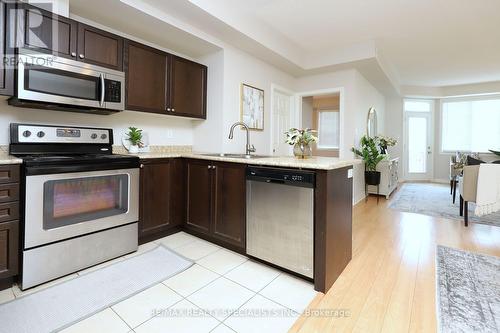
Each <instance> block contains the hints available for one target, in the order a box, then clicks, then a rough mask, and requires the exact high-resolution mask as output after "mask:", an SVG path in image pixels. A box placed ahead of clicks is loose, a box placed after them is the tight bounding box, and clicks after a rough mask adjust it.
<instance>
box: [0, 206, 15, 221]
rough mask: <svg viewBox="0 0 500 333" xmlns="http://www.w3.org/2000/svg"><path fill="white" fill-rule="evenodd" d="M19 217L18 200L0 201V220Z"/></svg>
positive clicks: (10, 219)
mask: <svg viewBox="0 0 500 333" xmlns="http://www.w3.org/2000/svg"><path fill="white" fill-rule="evenodd" d="M18 218H19V202H8V203H0V222H6V221H12V220H17V219H18Z"/></svg>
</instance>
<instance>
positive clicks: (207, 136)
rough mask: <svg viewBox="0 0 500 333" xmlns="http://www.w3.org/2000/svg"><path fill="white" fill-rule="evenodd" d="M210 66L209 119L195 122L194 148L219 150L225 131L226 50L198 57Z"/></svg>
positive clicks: (208, 80) (208, 84)
mask: <svg viewBox="0 0 500 333" xmlns="http://www.w3.org/2000/svg"><path fill="white" fill-rule="evenodd" d="M197 60H198V61H199V62H201V63H203V64H205V65H206V66H208V77H207V119H206V120H205V121H203V120H200V121H197V122H195V123H194V124H195V127H194V132H193V150H194V151H205V152H219V151H221V150H222V141H223V140H222V135H221V134H222V133H223V132H224V130H225V129H224V128H223V125H224V122H223V118H224V51H223V50H221V51H219V52H217V53H214V54H211V55H207V56H205V57H203V58H200V59H197Z"/></svg>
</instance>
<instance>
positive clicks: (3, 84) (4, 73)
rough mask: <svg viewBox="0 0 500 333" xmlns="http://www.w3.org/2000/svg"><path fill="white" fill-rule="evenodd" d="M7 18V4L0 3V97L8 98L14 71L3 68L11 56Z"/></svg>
mask: <svg viewBox="0 0 500 333" xmlns="http://www.w3.org/2000/svg"><path fill="white" fill-rule="evenodd" d="M8 26H9V18H8V16H7V4H6V3H5V2H4V1H0V56H1V57H2V59H3V61H1V62H0V95H7V96H10V95H12V94H13V93H14V69H13V68H12V66H5V62H6V61H7V62H9V61H10V57H11V56H12V55H13V53H14V52H13V51H12V50H13V49H12V46H11V45H10V43H9V37H8Z"/></svg>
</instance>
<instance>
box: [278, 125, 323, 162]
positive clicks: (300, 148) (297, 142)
mask: <svg viewBox="0 0 500 333" xmlns="http://www.w3.org/2000/svg"><path fill="white" fill-rule="evenodd" d="M316 132H317V131H315V130H313V129H310V128H306V129H299V128H290V129H289V130H288V131H286V132H285V134H286V143H288V144H289V145H291V146H293V154H294V155H295V157H297V158H301V159H303V158H308V157H310V156H311V155H312V149H311V143H315V142H318V137H317V136H315V135H314V133H316Z"/></svg>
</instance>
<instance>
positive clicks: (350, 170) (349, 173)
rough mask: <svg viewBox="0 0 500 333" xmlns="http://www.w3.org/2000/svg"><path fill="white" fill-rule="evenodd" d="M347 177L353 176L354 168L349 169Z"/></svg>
mask: <svg viewBox="0 0 500 333" xmlns="http://www.w3.org/2000/svg"><path fill="white" fill-rule="evenodd" d="M347 178H352V169H348V170H347Z"/></svg>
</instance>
